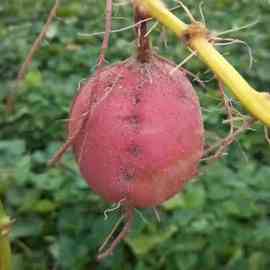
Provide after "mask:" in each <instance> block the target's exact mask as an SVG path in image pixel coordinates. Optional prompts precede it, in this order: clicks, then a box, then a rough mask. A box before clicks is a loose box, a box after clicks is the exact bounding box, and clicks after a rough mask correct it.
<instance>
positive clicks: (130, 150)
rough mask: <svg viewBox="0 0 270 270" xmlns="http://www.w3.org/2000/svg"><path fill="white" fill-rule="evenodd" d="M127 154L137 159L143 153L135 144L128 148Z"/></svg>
mask: <svg viewBox="0 0 270 270" xmlns="http://www.w3.org/2000/svg"><path fill="white" fill-rule="evenodd" d="M127 152H128V153H129V154H131V155H132V156H133V157H135V158H137V157H139V156H141V155H142V153H143V151H142V148H141V147H140V146H139V145H138V144H135V143H133V144H131V145H130V146H129V147H128V149H127Z"/></svg>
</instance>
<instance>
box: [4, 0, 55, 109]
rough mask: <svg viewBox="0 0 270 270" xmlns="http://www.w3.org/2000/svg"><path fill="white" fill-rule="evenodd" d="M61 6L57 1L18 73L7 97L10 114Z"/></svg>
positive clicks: (7, 107)
mask: <svg viewBox="0 0 270 270" xmlns="http://www.w3.org/2000/svg"><path fill="white" fill-rule="evenodd" d="M59 5H60V0H55V3H54V6H53V7H52V9H51V11H50V13H49V16H48V18H47V21H46V23H45V25H44V26H43V29H42V31H41V32H40V34H39V35H38V37H37V38H36V40H35V42H34V44H33V45H32V47H31V49H30V51H29V53H28V55H27V56H26V59H25V61H24V63H23V64H22V66H21V68H20V70H19V73H18V75H17V78H16V83H15V87H14V88H12V91H11V93H10V95H9V96H8V97H7V102H6V110H7V111H8V112H12V111H14V107H15V99H16V94H17V93H16V92H17V90H18V87H19V85H20V82H21V81H22V80H24V78H25V76H26V73H27V70H28V68H29V67H30V65H31V63H32V60H33V57H34V54H35V53H36V52H37V51H38V50H39V49H40V47H41V44H42V42H43V40H44V39H45V37H46V34H47V32H48V30H49V28H50V26H51V23H52V21H53V19H54V17H55V16H56V12H57V9H58V7H59Z"/></svg>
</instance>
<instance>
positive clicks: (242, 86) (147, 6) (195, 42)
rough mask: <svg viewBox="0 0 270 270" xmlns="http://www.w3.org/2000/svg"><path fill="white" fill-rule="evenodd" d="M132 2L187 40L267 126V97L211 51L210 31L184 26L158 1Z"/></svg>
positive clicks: (269, 113)
mask: <svg viewBox="0 0 270 270" xmlns="http://www.w3.org/2000/svg"><path fill="white" fill-rule="evenodd" d="M134 1H136V4H137V5H140V6H141V8H143V9H144V10H146V11H147V12H148V13H149V14H150V15H151V16H152V17H154V18H156V19H157V20H158V21H159V22H161V23H162V24H163V25H165V26H166V27H167V28H168V29H170V30H171V31H173V32H174V33H175V34H176V35H177V36H178V37H179V38H186V37H188V42H186V45H187V46H189V47H190V48H192V49H193V50H195V51H196V52H197V55H198V56H199V57H200V59H201V60H203V62H204V63H206V64H207V65H208V66H209V67H210V68H211V69H212V71H213V72H214V73H215V74H216V76H217V77H218V78H219V79H220V80H221V81H222V82H223V83H224V85H226V86H227V87H228V88H229V89H230V90H231V92H232V93H233V95H234V96H235V97H236V98H237V99H238V100H239V101H240V103H241V104H242V105H243V106H244V107H245V108H246V110H247V111H248V112H249V113H250V114H251V115H252V116H254V117H255V118H256V119H258V120H260V121H261V122H263V123H264V124H265V125H267V126H268V127H270V110H269V108H270V94H269V93H267V92H257V91H256V90H255V89H254V88H252V87H251V86H250V85H249V84H248V82H247V81H246V80H245V79H244V78H243V77H242V76H241V75H240V74H239V73H238V72H237V71H236V69H235V68H234V67H233V66H232V65H231V64H230V63H229V62H228V61H227V60H226V59H225V58H224V57H223V56H222V55H221V54H220V53H219V52H218V51H217V50H216V49H215V48H214V45H213V44H211V42H209V32H208V30H207V28H206V26H205V25H203V24H201V23H199V22H197V21H196V22H193V23H192V24H191V25H187V24H185V23H183V22H182V21H181V20H179V19H178V18H177V17H176V16H175V15H174V14H173V13H172V12H170V11H169V10H168V9H167V8H166V6H165V5H164V4H163V2H162V1H161V0H134ZM210 37H211V36H210Z"/></svg>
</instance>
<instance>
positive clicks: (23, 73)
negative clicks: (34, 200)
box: [0, 0, 60, 270]
mask: <svg viewBox="0 0 270 270" xmlns="http://www.w3.org/2000/svg"><path fill="white" fill-rule="evenodd" d="M59 5H60V0H55V3H54V6H53V7H52V9H51V11H50V13H49V16H48V18H47V21H46V23H45V25H44V26H43V29H42V31H41V32H40V34H39V35H38V37H37V38H36V40H35V42H34V44H33V45H32V47H31V49H30V50H29V52H28V54H27V56H26V58H25V60H24V62H23V64H22V66H21V68H20V70H19V72H18V75H17V78H16V83H15V86H14V88H13V89H12V91H11V93H10V95H9V96H8V97H7V103H6V109H7V111H8V112H12V111H14V107H15V99H16V94H17V89H18V87H19V84H20V82H21V81H22V80H24V78H25V76H26V73H27V71H28V68H29V67H30V65H31V63H32V59H33V56H34V54H35V53H36V52H37V51H38V50H39V49H40V47H41V44H42V42H43V40H44V39H45V37H46V34H47V32H48V30H49V28H50V26H51V23H52V21H53V19H54V17H55V16H56V12H57V9H58V7H59ZM0 270H1V269H0Z"/></svg>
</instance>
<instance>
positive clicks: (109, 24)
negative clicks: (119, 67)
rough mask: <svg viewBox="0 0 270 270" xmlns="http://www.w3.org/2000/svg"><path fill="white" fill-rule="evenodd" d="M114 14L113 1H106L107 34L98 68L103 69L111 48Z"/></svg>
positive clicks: (101, 49) (104, 38) (105, 34)
mask: <svg viewBox="0 0 270 270" xmlns="http://www.w3.org/2000/svg"><path fill="white" fill-rule="evenodd" d="M112 13H113V1H112V0H107V1H106V15H105V32H104V37H103V42H102V45H101V48H100V54H99V59H98V62H97V67H101V66H103V65H104V64H105V62H106V60H105V54H106V50H107V49H108V47H109V42H110V34H111V31H112Z"/></svg>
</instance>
